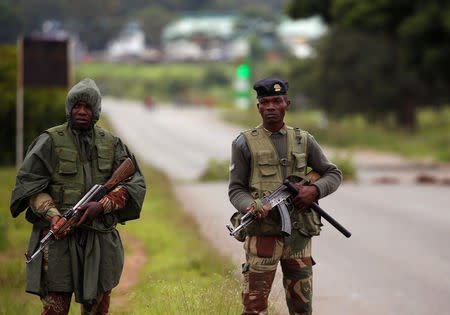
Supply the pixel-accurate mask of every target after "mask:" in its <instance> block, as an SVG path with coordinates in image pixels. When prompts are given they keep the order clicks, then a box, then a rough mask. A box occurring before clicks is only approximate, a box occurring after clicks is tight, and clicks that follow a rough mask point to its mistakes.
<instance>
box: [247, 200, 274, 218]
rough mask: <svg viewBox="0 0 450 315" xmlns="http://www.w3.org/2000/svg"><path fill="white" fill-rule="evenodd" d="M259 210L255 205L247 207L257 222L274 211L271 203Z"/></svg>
mask: <svg viewBox="0 0 450 315" xmlns="http://www.w3.org/2000/svg"><path fill="white" fill-rule="evenodd" d="M257 208H258V207H256V208H255V205H254V204H253V205H250V206H248V207H247V211H251V212H252V213H253V215H254V216H255V218H256V219H257V220H261V219H264V218H265V217H267V215H268V214H269V211H270V210H272V206H271V205H270V204H269V203H267V204H265V205H264V206H261V208H260V209H257Z"/></svg>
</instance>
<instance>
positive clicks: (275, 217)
mask: <svg viewBox="0 0 450 315" xmlns="http://www.w3.org/2000/svg"><path fill="white" fill-rule="evenodd" d="M288 86H289V85H288V82H286V81H285V80H283V79H281V78H276V77H271V78H266V79H263V80H260V81H258V82H256V83H255V85H254V87H253V88H254V89H255V90H256V92H257V99H258V104H257V107H258V110H259V113H260V115H261V117H262V124H261V125H259V126H257V127H256V128H253V129H250V130H247V131H244V132H242V133H241V134H240V135H239V136H238V137H237V138H236V139H235V140H234V141H233V143H232V154H231V163H230V182H229V190H228V194H229V198H230V201H231V203H232V204H233V206H234V207H235V208H236V209H237V210H238V211H237V212H236V213H235V214H234V215H233V216H232V218H231V221H232V223H233V224H234V225H235V226H236V224H237V222H238V219H239V218H240V217H241V216H242V215H244V214H245V213H246V212H247V211H252V212H253V213H254V214H255V215H256V217H257V220H256V221H255V222H254V223H252V224H251V225H249V226H248V227H247V228H246V230H245V232H244V233H241V234H238V235H237V237H236V238H237V239H238V240H240V241H244V250H245V257H246V262H245V263H244V264H243V265H242V273H243V288H242V303H243V306H244V307H243V311H242V314H268V303H267V299H268V296H269V293H270V290H271V286H272V282H273V279H274V276H275V272H276V269H277V266H278V263H281V268H282V271H283V285H284V288H285V293H286V302H287V306H288V309H289V313H290V314H291V315H293V314H299V315H300V314H301V315H311V314H312V306H311V301H312V266H313V265H314V260H313V259H312V257H311V237H312V236H315V235H319V233H320V229H321V226H322V224H321V221H320V217H319V215H317V214H316V213H315V212H313V211H311V210H310V209H309V205H310V204H311V203H312V202H314V201H316V200H317V199H319V198H323V197H325V196H327V195H328V194H330V193H332V192H334V191H335V190H336V189H337V188H338V186H339V185H340V183H341V181H342V173H341V171H340V170H339V169H338V168H337V167H336V165H334V164H332V163H331V162H330V161H329V160H328V159H327V158H326V156H325V155H324V153H323V151H322V149H321V148H320V146H319V145H318V143H317V142H316V141H315V139H314V137H313V136H312V135H310V134H309V133H308V132H306V131H305V130H301V129H299V128H292V127H289V126H287V125H286V124H285V123H284V116H285V112H286V111H287V110H288V109H289V106H290V101H289V99H288V97H287V91H288ZM308 167H310V168H311V169H312V170H314V171H316V172H317V173H319V174H320V175H321V178H320V179H319V180H317V181H316V182H314V183H313V185H309V186H307V185H302V186H300V185H298V184H297V185H296V186H297V188H298V189H299V194H298V195H297V196H295V197H294V199H293V206H292V207H291V209H290V216H291V222H292V232H291V235H290V236H283V235H282V234H281V219H280V215H279V212H278V211H275V210H272V209H271V206H270V205H269V204H267V205H262V203H261V198H262V197H263V196H267V195H269V194H270V193H271V192H273V191H274V190H276V189H277V188H278V187H279V186H281V185H282V183H283V180H284V179H285V178H289V179H291V178H295V179H301V178H303V179H304V178H305V175H306V172H307V168H308Z"/></svg>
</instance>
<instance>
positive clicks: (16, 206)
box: [10, 79, 146, 315]
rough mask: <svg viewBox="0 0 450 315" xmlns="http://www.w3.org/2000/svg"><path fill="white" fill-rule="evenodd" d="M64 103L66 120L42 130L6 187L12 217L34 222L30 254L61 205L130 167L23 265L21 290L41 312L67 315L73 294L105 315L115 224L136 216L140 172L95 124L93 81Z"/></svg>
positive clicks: (113, 279)
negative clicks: (35, 298) (37, 301)
mask: <svg viewBox="0 0 450 315" xmlns="http://www.w3.org/2000/svg"><path fill="white" fill-rule="evenodd" d="M65 107H66V118H67V122H66V123H64V124H63V125H60V126H56V127H53V128H50V129H48V130H46V131H45V132H44V133H42V134H41V135H40V136H39V137H38V138H37V139H35V140H34V141H33V143H32V144H31V145H30V147H29V148H28V151H27V154H26V157H25V159H24V162H23V164H22V166H21V167H20V169H19V172H18V174H17V178H16V186H15V187H14V190H13V192H12V197H11V205H10V209H11V213H12V215H13V217H17V216H18V215H19V214H20V213H21V212H22V211H24V210H25V209H27V212H26V219H27V220H28V221H29V222H30V223H32V224H33V230H32V232H31V237H30V241H29V247H28V253H30V254H31V253H33V252H34V251H35V250H36V248H37V246H38V245H39V242H40V240H41V239H42V237H44V236H45V235H46V234H47V233H48V232H49V229H52V230H53V231H54V226H55V225H57V224H58V221H59V220H64V219H61V215H63V214H64V212H65V211H66V210H67V209H69V208H70V207H72V206H74V205H75V204H76V203H77V202H78V201H79V200H80V199H81V198H82V197H83V196H84V195H85V194H86V192H88V191H89V189H90V188H91V187H92V186H94V185H95V184H104V183H105V182H106V181H107V180H108V179H109V178H110V177H111V175H112V173H113V172H114V171H115V170H116V168H117V167H118V166H119V165H120V164H121V163H122V162H123V161H124V160H125V159H126V158H127V157H129V158H131V160H132V162H133V164H134V166H135V169H136V172H135V173H134V175H133V177H132V178H131V179H130V180H129V181H127V182H125V183H120V184H119V185H118V186H116V187H115V188H114V189H113V190H112V191H111V192H110V193H109V194H107V195H106V196H104V197H103V198H102V199H100V201H99V202H96V201H91V202H88V203H86V204H84V205H82V206H81V207H80V208H79V209H80V210H83V215H82V217H81V218H80V221H79V222H78V224H77V227H76V228H75V229H74V231H73V232H72V233H70V234H69V235H67V236H66V237H64V238H61V239H59V240H56V241H54V242H53V243H51V244H50V245H49V246H48V247H47V248H46V249H44V252H43V255H42V257H39V256H38V258H37V259H36V260H33V261H32V262H30V263H29V264H27V269H26V291H27V292H29V293H33V294H37V295H39V296H40V298H41V301H42V304H43V311H42V314H58V315H59V314H67V313H68V312H69V308H70V302H71V298H72V293H74V294H75V301H76V302H78V303H81V304H82V305H81V308H82V312H81V313H82V314H107V313H108V309H109V303H110V294H111V290H112V289H113V288H114V287H115V286H117V284H118V283H119V279H120V275H121V273H122V268H123V262H124V251H123V247H122V242H121V240H120V236H119V232H118V231H117V230H116V224H117V223H119V222H124V221H127V220H131V219H136V218H138V217H139V214H140V211H141V207H142V203H143V200H144V196H145V190H146V187H145V181H144V176H143V175H142V173H141V170H140V169H139V166H138V165H137V162H136V159H135V158H134V155H133V153H131V152H130V150H129V149H128V148H127V146H126V145H125V144H124V143H122V141H121V140H120V139H119V138H118V137H117V136H115V135H113V134H112V133H111V132H109V131H106V130H104V129H102V128H100V127H98V126H97V125H96V123H97V121H98V119H99V117H100V112H101V95H100V91H99V89H98V87H97V85H96V84H95V82H94V81H93V80H91V79H84V80H82V81H81V82H79V83H78V84H76V85H75V86H74V87H72V89H71V90H70V91H69V93H68V95H67V98H66V105H65Z"/></svg>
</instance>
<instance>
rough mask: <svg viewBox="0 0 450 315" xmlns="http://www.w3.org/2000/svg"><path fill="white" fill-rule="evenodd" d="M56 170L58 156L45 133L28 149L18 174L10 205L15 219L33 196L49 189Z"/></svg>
mask: <svg viewBox="0 0 450 315" xmlns="http://www.w3.org/2000/svg"><path fill="white" fill-rule="evenodd" d="M55 168H56V155H55V152H54V148H53V142H52V140H51V137H50V135H49V134H47V133H43V134H41V135H40V136H39V137H38V138H37V139H36V140H34V141H33V143H32V144H31V145H30V146H29V147H28V150H27V153H26V155H25V158H24V161H23V163H22V165H21V166H20V168H19V171H18V173H17V177H16V185H15V187H14V189H13V191H12V194H11V203H10V210H11V214H12V216H13V217H17V216H18V215H19V214H20V213H21V212H22V211H24V210H25V209H27V208H28V206H29V198H30V197H31V196H33V195H35V194H37V193H40V192H42V191H44V190H45V189H46V188H47V186H48V184H49V182H50V179H51V174H53V171H54V170H55Z"/></svg>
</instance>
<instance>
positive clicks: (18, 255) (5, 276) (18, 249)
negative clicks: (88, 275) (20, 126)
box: [0, 168, 241, 315]
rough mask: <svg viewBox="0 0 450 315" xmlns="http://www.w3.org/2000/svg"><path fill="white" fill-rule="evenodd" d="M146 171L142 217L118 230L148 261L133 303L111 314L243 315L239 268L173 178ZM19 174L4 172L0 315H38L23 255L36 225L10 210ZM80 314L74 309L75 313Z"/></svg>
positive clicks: (0, 179) (0, 184)
mask: <svg viewBox="0 0 450 315" xmlns="http://www.w3.org/2000/svg"><path fill="white" fill-rule="evenodd" d="M144 172H145V177H146V180H147V184H148V188H149V189H148V193H147V196H146V199H145V202H144V207H143V209H142V214H141V218H140V219H139V220H135V221H131V222H128V223H127V224H126V225H125V226H119V230H120V231H123V230H125V231H127V233H130V234H131V235H133V236H135V237H138V238H139V239H141V240H142V241H143V242H144V244H145V248H146V251H147V254H148V262H147V264H146V265H145V266H144V267H143V269H142V270H141V272H140V278H139V279H140V281H139V284H138V285H137V286H136V287H135V288H133V289H132V290H131V291H130V292H129V294H128V298H129V300H130V303H126V305H125V306H123V307H121V308H118V309H111V314H156V315H158V314H238V313H239V312H240V309H241V306H240V297H239V295H240V284H239V279H238V278H237V277H235V276H233V275H232V271H233V270H234V266H233V265H232V264H231V263H230V261H228V260H227V259H225V258H223V257H218V256H217V253H216V252H215V251H214V250H213V249H212V248H211V247H210V246H209V245H208V243H207V242H206V241H205V240H203V239H202V238H201V237H200V235H199V233H198V232H197V229H196V228H197V227H196V225H195V223H194V221H193V220H191V219H190V218H189V217H187V216H186V215H185V214H184V213H183V212H182V210H181V206H180V204H179V203H178V202H177V201H176V200H175V198H174V196H173V194H172V191H171V186H170V183H169V181H168V179H167V178H166V177H165V176H164V175H163V174H162V173H161V172H159V171H157V170H154V169H151V168H144ZM15 175H16V169H15V168H0V197H2V198H1V199H0V220H1V221H0V224H1V225H2V227H3V228H2V230H1V232H0V233H2V235H1V236H2V237H1V240H2V249H1V251H0V283H1V287H0V314H36V313H38V312H40V310H41V303H40V300H39V298H38V297H36V296H34V295H30V294H27V293H25V291H24V279H25V260H24V256H23V253H24V251H25V249H26V247H27V242H28V237H29V233H30V229H31V226H30V225H29V224H28V223H27V222H26V221H25V218H24V216H23V214H21V215H20V216H19V217H18V218H17V219H13V218H12V217H11V216H10V214H9V210H8V209H9V198H10V194H11V190H12V188H13V186H14V181H15ZM113 299H114V290H113ZM78 313H79V307H78V305H75V304H73V305H72V307H71V312H70V314H78Z"/></svg>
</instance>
